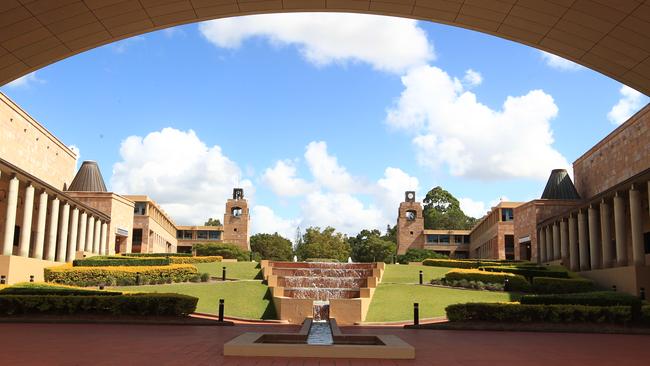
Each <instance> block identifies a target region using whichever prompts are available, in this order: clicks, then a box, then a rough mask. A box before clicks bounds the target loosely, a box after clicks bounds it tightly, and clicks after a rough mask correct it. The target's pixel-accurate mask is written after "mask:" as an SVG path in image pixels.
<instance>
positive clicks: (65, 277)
mask: <svg viewBox="0 0 650 366" xmlns="http://www.w3.org/2000/svg"><path fill="white" fill-rule="evenodd" d="M197 273H198V270H197V269H196V267H194V266H193V265H191V264H170V265H169V266H160V267H156V266H144V267H131V266H126V267H72V266H70V265H64V266H60V267H51V268H46V269H45V281H47V282H54V283H61V284H65V285H76V286H97V285H100V284H104V285H110V286H115V285H117V286H132V285H148V284H151V285H154V284H163V283H172V282H185V281H189V280H190V279H191V278H192V277H193V276H195V275H196V274H197ZM138 276H139V283H138Z"/></svg>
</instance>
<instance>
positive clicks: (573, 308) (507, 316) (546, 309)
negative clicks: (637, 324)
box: [445, 303, 632, 324]
mask: <svg viewBox="0 0 650 366" xmlns="http://www.w3.org/2000/svg"><path fill="white" fill-rule="evenodd" d="M445 311H446V312H447V318H448V319H449V320H450V321H486V322H517V323H533V322H544V323H617V324H625V323H628V322H630V321H631V320H632V311H631V309H630V307H629V306H586V305H522V304H518V303H467V304H454V305H449V306H447V308H446V309H445Z"/></svg>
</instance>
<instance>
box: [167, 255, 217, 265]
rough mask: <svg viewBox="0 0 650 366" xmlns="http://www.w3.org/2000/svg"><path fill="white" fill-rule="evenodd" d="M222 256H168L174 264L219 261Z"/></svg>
mask: <svg viewBox="0 0 650 366" xmlns="http://www.w3.org/2000/svg"><path fill="white" fill-rule="evenodd" d="M222 259H223V258H222V257H221V256H218V255H211V256H203V257H169V260H170V261H171V262H172V263H175V264H189V263H212V262H221V260H222Z"/></svg>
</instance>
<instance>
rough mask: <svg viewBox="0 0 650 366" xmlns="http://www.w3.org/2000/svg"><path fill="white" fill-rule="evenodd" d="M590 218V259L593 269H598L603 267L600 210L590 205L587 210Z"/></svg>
mask: <svg viewBox="0 0 650 366" xmlns="http://www.w3.org/2000/svg"><path fill="white" fill-rule="evenodd" d="M587 214H588V220H589V259H590V263H591V269H598V268H600V267H601V264H602V261H601V259H600V246H601V244H600V238H599V236H600V230H598V221H599V217H598V211H597V210H596V209H595V208H594V207H593V206H589V209H588V210H587Z"/></svg>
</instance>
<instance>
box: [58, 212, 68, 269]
mask: <svg viewBox="0 0 650 366" xmlns="http://www.w3.org/2000/svg"><path fill="white" fill-rule="evenodd" d="M69 224H70V204H69V203H67V202H66V204H65V205H63V212H62V213H61V225H59V228H60V231H59V246H58V247H57V251H56V260H57V262H65V251H66V249H68V226H69Z"/></svg>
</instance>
